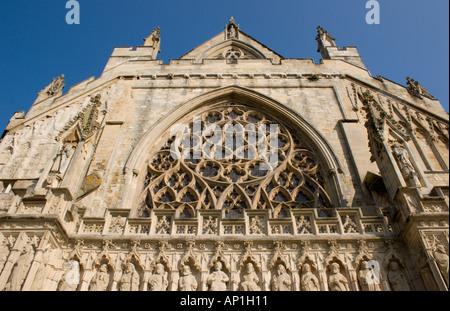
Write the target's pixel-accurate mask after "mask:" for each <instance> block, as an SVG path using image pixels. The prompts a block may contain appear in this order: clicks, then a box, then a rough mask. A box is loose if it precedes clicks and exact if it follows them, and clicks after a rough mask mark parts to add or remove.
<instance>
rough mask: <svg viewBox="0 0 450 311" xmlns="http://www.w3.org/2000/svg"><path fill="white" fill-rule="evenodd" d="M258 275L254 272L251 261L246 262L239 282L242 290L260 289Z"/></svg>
mask: <svg viewBox="0 0 450 311" xmlns="http://www.w3.org/2000/svg"><path fill="white" fill-rule="evenodd" d="M258 284H259V277H258V275H257V274H256V272H255V267H254V266H253V263H251V262H249V263H247V271H246V274H245V275H244V277H243V281H242V283H241V290H243V291H260V290H261V287H259V285H258Z"/></svg>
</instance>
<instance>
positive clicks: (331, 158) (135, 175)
mask: <svg viewBox="0 0 450 311" xmlns="http://www.w3.org/2000/svg"><path fill="white" fill-rule="evenodd" d="M224 101H233V102H236V103H239V104H244V105H247V106H249V107H255V108H259V109H261V108H263V109H264V110H265V112H266V113H267V114H268V115H272V116H275V117H277V118H280V119H282V120H284V122H285V123H287V124H289V125H291V126H293V127H294V128H296V129H298V130H299V131H300V132H301V135H302V137H303V138H304V139H305V140H306V141H307V142H308V143H309V144H310V146H312V147H313V148H314V149H315V150H316V151H317V154H318V155H319V157H320V159H319V160H320V161H321V163H322V164H323V165H324V167H325V169H326V171H327V172H328V173H329V175H330V176H331V179H333V180H332V183H333V188H335V189H333V192H334V195H333V197H336V198H334V199H333V202H334V205H337V206H342V195H341V191H340V181H339V178H338V177H339V176H338V174H337V173H341V172H342V169H341V165H340V162H339V159H338V158H337V157H336V155H335V153H334V151H333V150H332V148H331V146H330V145H329V144H328V142H327V141H326V139H325V138H324V137H323V136H322V135H321V134H320V132H319V131H317V130H316V129H315V128H314V127H313V126H312V125H311V124H309V123H308V122H307V121H305V120H304V119H303V118H302V117H301V116H299V115H298V114H297V113H296V112H294V111H292V110H291V109H289V108H288V107H286V106H284V105H283V104H281V103H279V102H277V101H275V100H274V99H271V98H269V97H267V96H265V95H263V94H260V93H258V92H255V91H253V90H249V89H246V88H243V87H240V86H228V87H224V88H219V89H216V90H213V91H211V92H208V93H206V94H202V95H199V96H198V97H196V98H194V99H192V100H190V101H188V102H186V103H183V104H181V105H179V106H177V107H175V108H174V109H173V110H172V111H171V112H169V113H168V114H167V115H166V116H164V117H163V118H161V119H160V120H159V121H157V122H156V123H155V124H154V125H153V126H152V127H151V128H150V129H149V130H148V131H147V132H146V133H145V134H144V136H143V137H142V138H141V139H140V141H139V142H138V144H137V145H136V146H135V148H134V149H133V151H132V152H131V154H130V156H129V157H128V160H127V162H126V164H125V167H124V174H125V175H126V178H125V187H124V190H123V193H122V196H121V197H122V202H121V203H120V207H121V208H126V209H132V208H133V206H134V204H135V202H134V200H133V198H136V197H137V195H138V193H136V191H139V190H138V188H139V182H142V181H143V180H144V178H145V176H140V175H145V174H140V172H144V171H146V165H147V160H148V159H149V157H150V154H151V152H152V150H153V148H154V146H155V144H158V143H159V142H160V140H161V139H162V136H163V134H164V133H165V132H166V131H168V130H169V129H170V127H171V126H172V125H174V124H177V123H184V122H186V120H189V118H192V117H193V116H194V115H196V114H198V113H202V112H203V111H206V110H207V109H208V107H209V106H212V105H214V104H217V103H220V102H224Z"/></svg>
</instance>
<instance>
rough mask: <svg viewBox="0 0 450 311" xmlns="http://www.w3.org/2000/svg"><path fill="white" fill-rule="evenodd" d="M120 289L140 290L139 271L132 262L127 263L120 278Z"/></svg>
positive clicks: (124, 290)
mask: <svg viewBox="0 0 450 311" xmlns="http://www.w3.org/2000/svg"><path fill="white" fill-rule="evenodd" d="M119 290H120V291H122V292H129V291H138V290H139V273H138V272H137V271H136V268H135V267H134V265H133V264H132V263H131V262H130V263H128V264H127V266H126V268H125V271H124V272H123V274H122V277H121V278H120V280H119Z"/></svg>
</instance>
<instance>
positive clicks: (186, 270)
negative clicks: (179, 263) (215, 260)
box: [183, 266, 192, 275]
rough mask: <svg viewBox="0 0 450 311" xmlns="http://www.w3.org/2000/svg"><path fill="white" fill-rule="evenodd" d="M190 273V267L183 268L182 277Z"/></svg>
mask: <svg viewBox="0 0 450 311" xmlns="http://www.w3.org/2000/svg"><path fill="white" fill-rule="evenodd" d="M191 273H192V271H191V267H189V266H183V275H190V274H191Z"/></svg>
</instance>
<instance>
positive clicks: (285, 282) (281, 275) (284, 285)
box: [272, 264, 292, 291]
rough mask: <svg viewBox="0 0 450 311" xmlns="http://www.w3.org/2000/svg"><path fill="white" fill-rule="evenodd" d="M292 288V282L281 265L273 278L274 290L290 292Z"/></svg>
mask: <svg viewBox="0 0 450 311" xmlns="http://www.w3.org/2000/svg"><path fill="white" fill-rule="evenodd" d="M291 286H292V280H291V277H290V275H289V274H288V273H287V271H286V268H285V267H284V265H282V264H279V265H278V266H277V272H276V274H275V275H274V276H273V278H272V290H273V291H290V290H291Z"/></svg>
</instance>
